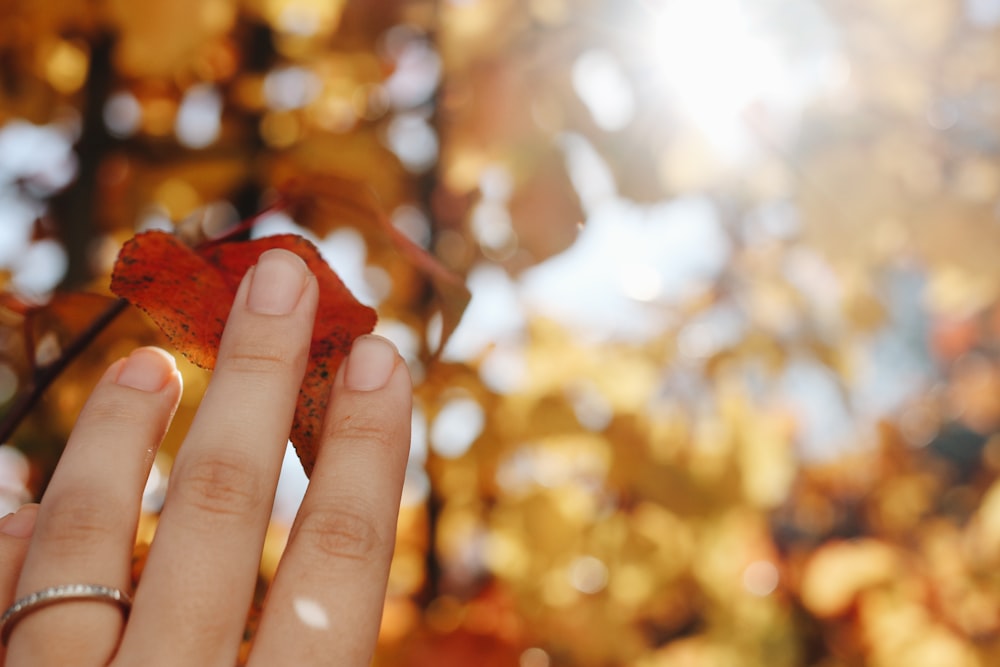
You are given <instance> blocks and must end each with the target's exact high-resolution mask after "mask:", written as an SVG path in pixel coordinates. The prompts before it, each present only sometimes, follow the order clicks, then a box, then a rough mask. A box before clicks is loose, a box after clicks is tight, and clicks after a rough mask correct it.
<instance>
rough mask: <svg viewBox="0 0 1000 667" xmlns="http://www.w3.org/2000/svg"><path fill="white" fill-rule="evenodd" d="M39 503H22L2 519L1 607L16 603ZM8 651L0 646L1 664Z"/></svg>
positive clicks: (0, 530) (0, 524) (0, 539)
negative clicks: (15, 598)
mask: <svg viewBox="0 0 1000 667" xmlns="http://www.w3.org/2000/svg"><path fill="white" fill-rule="evenodd" d="M37 514H38V505H35V504H29V505H22V506H21V507H20V508H19V509H18V510H17V512H11V513H10V514H8V515H7V516H5V517H3V518H2V519H0V609H7V608H8V607H9V606H10V605H11V604H13V603H14V588H15V586H17V577H18V575H19V574H20V573H21V565H22V564H23V563H24V557H25V555H27V553H28V540H29V539H30V538H31V533H32V532H34V529H35V516H36V515H37ZM5 652H6V650H5V648H4V647H3V646H0V665H2V664H3V656H4V653H5Z"/></svg>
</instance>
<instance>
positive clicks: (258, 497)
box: [118, 250, 318, 666]
mask: <svg viewBox="0 0 1000 667" xmlns="http://www.w3.org/2000/svg"><path fill="white" fill-rule="evenodd" d="M317 299H318V288H317V285H316V280H315V278H314V277H313V276H312V274H311V273H309V271H308V269H307V267H306V265H305V263H304V262H303V261H302V260H301V259H299V258H298V257H297V256H295V255H294V254H292V253H289V252H287V251H281V250H271V251H268V252H265V253H264V254H262V255H261V257H260V259H259V260H258V263H257V265H256V267H254V268H252V269H251V270H250V271H249V272H248V273H247V276H246V277H245V278H244V279H243V282H242V283H241V285H240V288H239V290H238V292H237V294H236V299H235V301H234V303H233V308H232V311H231V312H230V315H229V321H228V323H227V324H226V331H225V334H224V335H223V339H222V343H221V346H220V348H219V357H218V362H217V364H216V370H215V373H214V375H213V378H212V381H211V383H210V385H209V388H208V390H207V392H206V394H205V397H204V399H203V400H202V404H201V407H200V408H199V410H198V414H197V416H196V417H195V420H194V423H193V424H192V425H191V430H190V431H189V433H188V436H187V438H186V439H185V441H184V445H183V446H182V447H181V449H180V451H179V453H178V455H177V459H176V461H175V463H174V470H173V472H172V474H171V478H170V479H171V482H170V487H169V489H168V492H167V499H166V503H165V505H164V508H163V512H162V514H161V517H160V522H159V525H158V528H157V533H156V536H155V538H154V540H153V545H152V547H151V549H150V553H149V558H148V560H147V562H146V566H145V568H144V570H143V575H142V580H141V581H140V584H139V587H138V590H137V591H136V596H135V605H134V607H133V610H132V615H131V618H130V620H129V624H128V626H127V628H126V632H125V637H124V638H123V640H122V645H121V648H120V650H119V654H118V656H119V659H120V661H121V662H123V663H126V664H142V665H152V664H163V663H164V662H169V663H170V664H178V665H195V664H196V665H205V666H210V665H232V664H234V662H235V660H236V654H237V651H238V648H239V643H240V638H241V634H242V631H243V627H244V623H245V621H246V615H247V611H248V609H249V607H250V603H251V599H252V594H253V589H254V580H255V577H256V575H257V571H258V566H259V562H260V553H261V546H262V544H263V540H264V533H265V531H266V528H267V523H268V517H269V515H270V509H271V503H272V501H273V499H274V488H275V485H276V483H277V478H278V472H279V469H280V465H281V459H282V455H283V452H284V448H285V443H286V442H287V441H288V432H289V429H290V425H291V420H292V414H293V412H294V409H295V401H296V397H297V395H298V387H299V386H300V385H301V384H302V376H303V373H304V370H305V364H306V359H307V357H308V352H309V343H310V338H311V334H312V329H313V317H314V315H315V310H316V303H317ZM165 628H169V629H170V632H165V631H164V629H165Z"/></svg>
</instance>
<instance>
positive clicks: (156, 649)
mask: <svg viewBox="0 0 1000 667" xmlns="http://www.w3.org/2000/svg"><path fill="white" fill-rule="evenodd" d="M317 296H318V289H317V285H316V280H315V278H313V277H312V275H311V274H310V273H309V272H308V269H307V268H306V266H305V263H304V262H302V261H301V260H300V259H299V258H298V257H296V256H295V255H294V254H292V253H288V252H286V251H283V250H271V251H268V252H265V253H264V254H262V255H261V257H260V260H259V261H258V264H257V266H256V267H254V268H253V269H251V270H250V271H249V272H248V273H247V276H246V277H245V278H244V280H243V283H242V284H241V285H240V288H239V291H238V292H237V295H236V300H235V302H234V304H233V309H232V312H231V313H230V316H229V321H228V323H227V325H226V331H225V334H224V336H223V340H222V344H221V347H220V350H219V356H218V362H217V365H216V369H215V372H214V374H213V377H212V380H211V383H210V385H209V388H208V390H207V391H206V393H205V396H204V399H203V400H202V404H201V406H200V408H199V410H198V413H197V416H196V417H195V419H194V422H193V423H192V425H191V428H190V431H189V432H188V434H187V437H186V439H185V441H184V444H183V446H182V447H181V448H180V450H179V452H178V454H177V458H176V460H175V462H174V467H173V471H172V473H171V477H170V485H169V489H168V492H167V497H166V502H165V504H164V507H163V511H162V513H161V516H160V519H159V524H158V527H157V531H156V536H155V538H154V541H153V544H152V546H151V548H150V552H149V556H148V559H147V561H146V565H145V568H144V570H143V573H142V577H141V581H140V583H139V585H138V587H137V590H136V591H135V595H134V604H132V606H131V610H130V612H129V610H128V606H127V604H124V605H123V606H124V607H125V609H124V611H126V612H129V613H127V614H123V613H122V611H123V610H122V609H119V608H118V606H117V604H116V603H115V601H114V600H111V599H101V600H95V599H84V600H60V601H58V602H55V603H53V604H50V605H46V606H42V605H35V606H30V605H29V606H30V608H29V609H28V610H27V612H26V613H25V614H24V615H22V616H20V617H19V618H17V619H13V621H14V622H13V624H12V623H11V622H10V621H9V622H8V624H7V626H6V627H5V628H4V631H5V633H6V632H8V631H9V635H10V637H9V644H8V645H7V647H6V653H5V654H4V649H3V648H0V664H3V665H5V666H6V667H21V666H24V665H31V666H32V667H38V666H45V665H59V666H60V667H61V666H65V665H94V666H97V665H107V664H114V665H137V666H138V665H141V666H142V667H150V666H153V665H184V666H191V665H197V666H199V667H203V666H214V665H218V666H224V667H232V665H234V664H235V663H236V660H237V652H238V650H239V647H240V642H241V639H242V636H243V630H244V625H245V623H246V618H247V613H248V610H249V608H250V605H251V601H252V596H253V592H254V585H255V581H256V577H257V572H258V566H259V562H260V556H261V548H262V544H263V540H264V534H265V530H266V528H267V525H268V521H269V516H270V509H271V504H272V501H273V499H274V493H275V487H276V484H277V479H278V473H279V469H280V465H281V461H282V457H283V453H284V450H285V445H286V441H287V436H288V432H289V428H290V424H291V420H292V413H293V411H294V407H295V402H296V398H297V393H298V387H299V385H300V384H301V381H302V377H303V373H304V369H305V363H306V359H307V354H308V349H309V340H310V334H311V332H312V329H313V318H314V316H315V310H316V303H317ZM180 392H181V381H180V375H179V373H178V372H177V370H176V367H175V366H174V363H173V359H172V357H170V356H169V355H167V354H166V353H164V352H162V351H160V350H157V349H155V348H141V349H138V350H136V351H135V352H133V353H132V354H131V355H130V356H129V357H128V358H127V359H124V360H120V361H118V362H116V363H115V364H113V365H112V366H111V367H110V368H109V369H108V370H107V372H106V373H105V374H104V376H103V377H102V378H101V380H100V381H99V382H98V384H97V386H96V387H95V388H94V391H93V393H92V394H91V396H90V399H89V400H88V402H87V404H86V406H85V407H84V409H83V411H82V412H81V414H80V417H79V419H78V421H77V424H76V426H75V428H74V429H73V433H72V435H71V436H70V438H69V441H68V443H67V445H66V449H65V451H64V453H63V456H62V459H61V460H60V462H59V465H58V467H57V469H56V471H55V473H54V475H53V477H52V480H51V482H50V484H49V486H48V488H47V490H46V492H45V495H44V497H43V499H42V501H41V504H40V505H37V506H36V505H28V506H25V507H22V508H21V509H20V510H19V511H18V512H17V513H16V514H12V515H8V516H7V517H5V518H3V519H0V609H6V608H7V607H8V606H9V605H11V604H12V603H14V601H15V600H16V599H17V600H19V599H21V598H23V597H24V596H27V595H30V594H32V593H35V592H38V591H42V590H45V589H47V588H49V587H55V586H62V585H71V584H93V585H100V586H105V587H110V588H116V589H120V590H121V591H124V592H125V593H128V592H129V581H130V569H131V557H132V551H133V547H134V540H135V531H136V525H137V520H138V516H139V510H140V501H141V497H142V491H143V487H144V485H145V480H146V478H147V476H148V475H149V471H150V467H151V465H152V462H153V456H154V454H155V452H156V448H157V446H158V445H159V442H160V440H161V438H162V437H163V434H164V432H165V431H166V428H167V426H168V424H169V422H170V419H171V417H172V415H173V411H174V409H175V408H176V406H177V402H178V400H179V398H180ZM410 407H411V384H410V377H409V373H408V372H407V369H406V366H405V364H404V363H403V362H402V359H401V358H400V357H399V355H398V353H397V352H396V351H395V349H394V348H393V347H392V345H391V344H390V343H388V342H387V341H385V340H384V339H381V338H378V337H376V336H364V337H362V338H359V339H358V340H357V341H355V343H354V347H353V349H352V351H351V354H350V356H349V357H348V358H347V360H346V361H345V362H344V364H342V365H341V368H340V371H339V372H338V374H337V377H336V378H335V380H334V381H333V389H332V397H331V402H330V406H329V408H328V411H327V415H326V420H325V427H324V436H323V445H322V448H321V451H320V452H319V456H318V459H317V461H316V466H315V469H314V471H313V473H312V478H311V480H310V483H309V487H308V490H307V492H306V495H305V498H304V500H303V503H302V506H301V508H300V510H299V513H298V516H297V517H296V520H295V522H294V525H293V527H292V530H291V535H290V538H289V542H288V546H287V548H286V550H285V553H284V556H283V557H282V560H281V563H280V565H279V568H278V571H277V574H276V576H275V579H274V581H273V583H272V585H271V589H270V591H269V594H268V598H267V601H266V604H265V607H264V612H263V616H262V618H261V622H260V626H259V628H258V630H257V634H256V637H255V641H254V645H253V648H252V650H251V652H250V658H249V662H248V664H249V665H250V666H251V667H259V666H268V667H270V666H274V665H340V666H354V665H357V666H362V665H368V664H369V663H370V661H371V656H372V653H373V650H374V646H375V641H376V638H377V633H378V627H379V620H380V617H381V612H382V605H383V600H384V594H385V586H386V581H387V577H388V569H389V562H390V560H391V556H392V550H393V544H394V541H395V530H396V517H397V513H398V509H399V498H400V493H401V490H402V485H403V478H404V474H405V468H406V458H407V451H408V447H409V432H410ZM126 617H127V618H126Z"/></svg>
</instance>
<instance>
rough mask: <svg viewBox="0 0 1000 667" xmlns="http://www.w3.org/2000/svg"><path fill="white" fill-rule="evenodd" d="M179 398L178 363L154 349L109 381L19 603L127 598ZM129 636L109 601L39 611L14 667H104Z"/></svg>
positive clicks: (71, 446)
mask: <svg viewBox="0 0 1000 667" xmlns="http://www.w3.org/2000/svg"><path fill="white" fill-rule="evenodd" d="M180 391H181V381H180V374H179V373H178V372H177V369H176V366H175V365H174V362H173V358H172V357H170V356H169V355H168V354H166V353H165V352H162V351H160V350H157V349H155V348H141V349H138V350H136V351H134V352H133V353H132V354H131V355H130V356H129V357H128V358H127V359H124V360H120V361H118V362H116V363H114V364H112V366H111V367H110V368H109V369H108V370H107V371H106V372H105V374H104V376H103V377H102V378H101V379H100V381H99V382H98V384H97V386H96V387H95V389H94V391H93V393H92V394H91V397H90V399H89V400H88V401H87V404H86V405H85V406H84V408H83V411H82V412H81V413H80V417H79V419H78V420H77V424H76V426H75V428H74V429H73V433H72V435H71V436H70V438H69V441H68V442H67V443H66V449H65V451H64V452H63V455H62V458H61V459H60V462H59V465H58V466H57V467H56V471H55V473H54V474H53V476H52V480H51V481H50V483H49V486H48V489H47V490H46V492H45V496H44V498H43V499H42V502H41V506H40V507H39V510H38V516H37V519H36V525H35V529H34V533H33V535H32V538H31V543H30V545H29V548H28V556H27V558H26V560H25V564H24V568H23V569H22V570H21V574H20V577H19V578H18V583H17V588H16V593H17V597H19V598H20V597H22V596H25V595H28V594H30V593H34V592H36V591H39V590H42V589H44V588H47V587H50V586H59V585H65V584H98V585H103V586H111V587H116V588H121V589H127V587H128V582H129V567H130V560H131V556H132V550H133V546H134V540H135V529H136V522H137V518H138V514H139V510H140V502H141V498H142V489H143V486H144V485H145V480H146V478H147V476H148V475H149V469H150V466H151V465H152V461H153V455H154V453H155V452H156V448H157V447H158V446H159V443H160V440H161V439H162V437H163V434H164V432H165V431H166V429H167V426H168V425H169V423H170V419H171V416H172V415H173V411H174V410H175V409H176V407H177V401H178V400H179V398H180ZM121 631H122V617H121V614H120V612H119V610H118V609H117V608H116V607H115V606H113V605H109V604H107V603H105V602H93V601H75V602H73V603H65V604H58V605H52V606H50V607H46V608H41V609H38V610H36V611H33V612H32V613H31V614H29V615H26V616H24V617H23V619H22V620H20V621H19V622H18V624H17V627H16V628H15V629H14V630H13V632H12V634H11V638H10V644H9V646H8V652H7V660H6V666H7V667H17V666H19V665H29V664H30V665H32V666H35V665H66V664H74V665H104V664H106V663H107V662H108V661H109V660H110V659H111V658H112V657H113V656H114V652H115V650H116V648H117V645H118V641H119V638H120V637H121Z"/></svg>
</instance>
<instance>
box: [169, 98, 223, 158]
mask: <svg viewBox="0 0 1000 667" xmlns="http://www.w3.org/2000/svg"><path fill="white" fill-rule="evenodd" d="M221 128H222V96H221V95H220V94H219V91H218V90H216V89H215V87H213V86H210V85H207V84H198V85H194V86H191V87H190V88H189V89H188V90H187V92H185V93H184V99H183V100H181V106H180V109H179V110H178V111H177V118H176V120H175V122H174V132H175V133H176V134H177V140H178V141H180V142H181V143H182V144H184V145H185V146H187V147H188V148H204V147H206V146H209V145H211V144H212V143H214V142H215V140H216V139H218V138H219V131H220V130H221Z"/></svg>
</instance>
